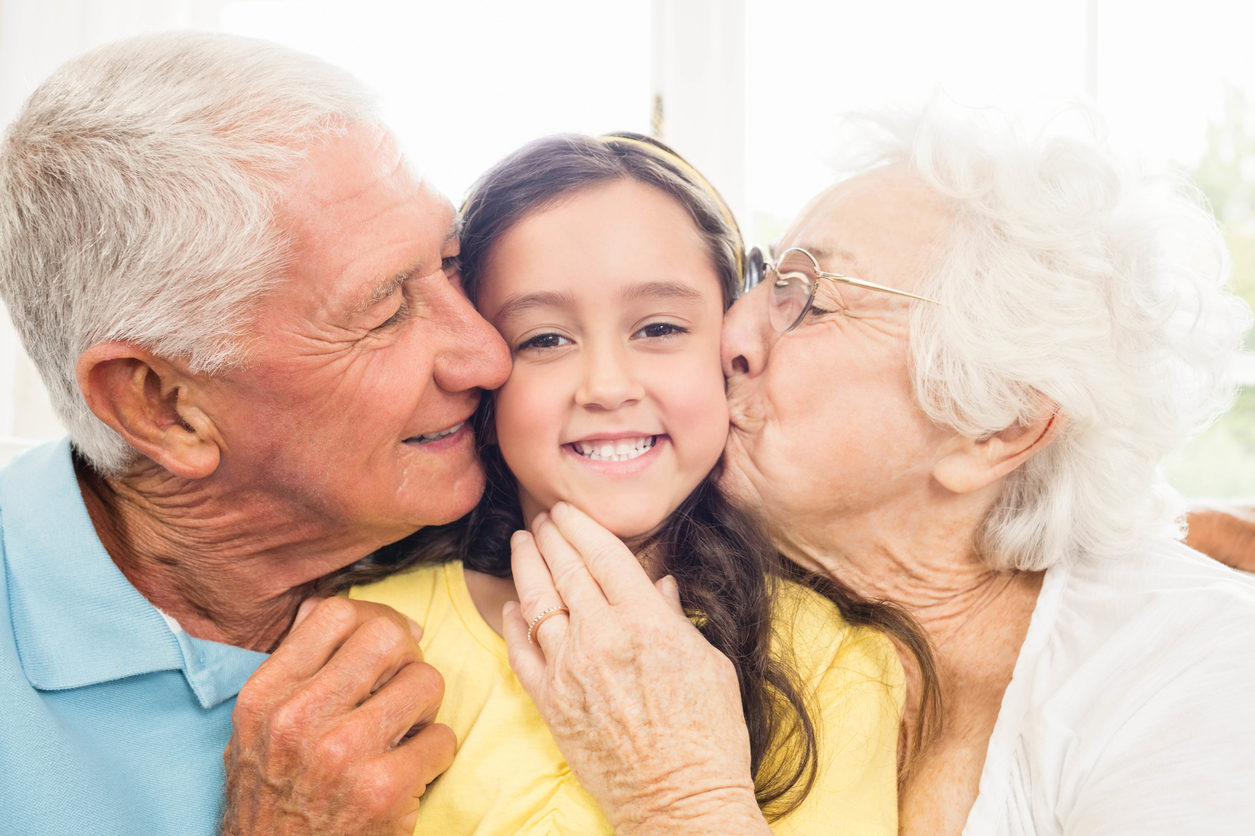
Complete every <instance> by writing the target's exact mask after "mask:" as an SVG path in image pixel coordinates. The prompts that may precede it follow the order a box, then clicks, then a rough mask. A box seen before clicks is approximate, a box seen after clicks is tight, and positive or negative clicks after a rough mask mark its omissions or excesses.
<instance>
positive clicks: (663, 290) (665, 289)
mask: <svg viewBox="0 0 1255 836" xmlns="http://www.w3.org/2000/svg"><path fill="white" fill-rule="evenodd" d="M622 299H623V301H624V302H637V301H640V300H641V299H676V300H679V301H682V302H700V301H701V300H702V295H701V294H700V293H698V292H697V291H696V290H694V289H693V288H691V287H689V286H688V285H683V284H680V283H679V282H640V283H638V284H634V285H629V286H628V287H626V288H624V290H623V294H622Z"/></svg>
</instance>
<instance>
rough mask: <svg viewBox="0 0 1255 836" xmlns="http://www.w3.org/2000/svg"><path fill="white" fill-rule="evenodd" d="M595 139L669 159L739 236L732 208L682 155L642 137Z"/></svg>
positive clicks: (739, 255) (739, 254)
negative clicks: (640, 149)
mask: <svg viewBox="0 0 1255 836" xmlns="http://www.w3.org/2000/svg"><path fill="white" fill-rule="evenodd" d="M597 139H598V141H600V142H605V143H607V144H609V143H612V142H629V143H631V144H632V145H638V146H640V147H641V148H644V149H646V150H647V151H650V152H652V153H654V154H656V155H657V156H659V157H661V158H662V159H664V160H669V161H671V162H672V163H673V164H674V165H676V166H678V167H679V168H680V169H681V170H682V171H683V172H684V173H686V174H688V175H689V176H690V177H692V178H693V179H694V180H696V181H697V182H698V183H700V184H701V185H702V188H704V189H705V190H706V193H707V194H709V195H710V196H711V197H712V198H714V201H715V205H716V206H717V207H719V214H721V215H723V219H724V221H726V222H727V224H728V228H729V229H731V230H732V231H733V232H735V233H736V234H737V237H738V238H739V237H740V234H741V228H740V227H739V226H737V224H736V221H735V220H734V219H733V217H732V210H731V209H729V208H728V204H726V203H724V201H723V198H722V197H721V196H720V195H719V192H717V191H715V187H714V186H712V185H710V181H709V180H707V179H706V178H705V177H703V176H702V173H701V172H700V171H698V170H697V169H695V168H693V166H692V164H691V163H689V161H688V160H686V159H684V158H683V157H681V156H680V155H679V154H677V153H676V152H674V151H671V150H669V149H667V148H664V147H662V146H660V145H655V144H654V143H652V142H649V141H647V140H643V139H635V138H633V137H630V136H615V135H613V134H607V135H604V136H599V137H597ZM744 249H745V247H744V246H739V247H737V248H736V274H737V279H738V281H739V280H740V278H741V277H742V276H743V275H744V274H745V265H744V264H743V262H742V259H743V258H744V255H743V250H744Z"/></svg>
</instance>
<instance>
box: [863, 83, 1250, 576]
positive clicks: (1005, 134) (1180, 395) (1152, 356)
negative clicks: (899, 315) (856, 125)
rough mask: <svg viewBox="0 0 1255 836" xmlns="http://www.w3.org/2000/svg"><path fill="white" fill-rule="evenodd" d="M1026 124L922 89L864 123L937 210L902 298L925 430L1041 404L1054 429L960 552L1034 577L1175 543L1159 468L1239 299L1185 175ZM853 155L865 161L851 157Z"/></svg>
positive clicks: (984, 427) (961, 429)
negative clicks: (1072, 563) (1155, 541)
mask: <svg viewBox="0 0 1255 836" xmlns="http://www.w3.org/2000/svg"><path fill="white" fill-rule="evenodd" d="M1077 115H1079V116H1080V117H1081V119H1080V120H1079V121H1080V122H1081V123H1083V124H1082V128H1083V130H1081V131H1075V130H1061V129H1060V128H1061V127H1070V126H1069V125H1068V124H1066V123H1068V122H1075V121H1077V120H1073V119H1062V118H1059V117H1056V118H1055V119H1053V120H1050V121H1049V122H1048V123H1047V124H1046V125H1045V127H1044V128H1043V129H1042V130H1041V131H1039V132H1037V133H1029V132H1026V131H1025V129H1024V128H1023V126H1022V125H1021V124H1020V123H1019V122H1017V121H1016V120H1014V119H1011V118H1009V117H1006V116H1003V115H999V114H998V113H996V112H994V111H989V110H984V111H961V110H960V109H958V108H956V107H954V106H950V105H945V104H943V103H942V102H940V101H934V102H933V103H931V104H930V105H928V106H927V107H926V108H925V109H924V110H923V111H922V112H920V113H918V114H916V115H915V116H913V117H907V118H901V119H893V118H889V119H879V120H876V123H877V125H878V133H879V141H878V142H876V143H875V146H874V147H875V148H876V154H875V156H874V159H875V160H876V161H877V162H879V163H880V164H898V165H904V166H906V167H907V169H908V171H909V172H910V173H911V174H913V175H915V176H917V177H919V178H920V179H922V180H923V182H924V183H925V184H927V186H928V187H929V188H931V189H932V190H933V191H934V192H936V194H937V195H939V196H940V197H941V198H942V199H943V200H944V201H945V202H946V203H947V204H948V207H949V210H950V218H951V222H950V224H949V226H948V228H947V230H946V233H945V240H944V241H942V242H939V250H938V252H937V254H936V257H935V260H934V264H933V265H932V269H931V270H930V273H929V275H928V276H927V277H926V278H925V281H924V284H923V285H922V290H921V292H922V293H923V294H924V295H927V296H931V297H932V298H934V299H937V300H938V301H940V302H941V304H940V305H927V304H917V305H914V306H913V311H912V314H911V329H910V343H911V350H910V358H911V375H912V382H913V386H914V392H915V397H916V399H917V400H918V403H919V404H920V406H921V407H922V408H923V410H924V412H925V413H926V414H927V415H928V417H929V418H930V419H931V420H933V421H934V422H936V423H938V424H940V425H942V426H946V427H950V428H952V429H954V430H955V431H956V432H958V433H960V434H962V435H964V436H967V437H970V438H974V439H979V438H985V437H989V436H991V435H993V434H995V433H998V432H1000V431H1002V430H1005V429H1007V428H1010V427H1015V426H1017V425H1019V426H1025V425H1027V424H1029V423H1031V422H1033V421H1034V420H1037V419H1039V418H1040V417H1041V416H1042V415H1043V414H1044V410H1046V409H1050V408H1052V406H1051V404H1050V402H1053V404H1055V405H1057V406H1058V408H1059V409H1060V410H1061V411H1062V412H1063V413H1064V414H1065V415H1066V417H1067V419H1068V422H1067V424H1066V426H1065V427H1064V429H1063V431H1062V433H1061V434H1060V435H1059V437H1058V438H1057V439H1056V440H1055V441H1054V443H1053V444H1051V445H1050V446H1049V447H1047V448H1046V449H1045V450H1043V451H1042V452H1040V453H1038V454H1037V455H1035V456H1033V457H1032V458H1031V459H1029V460H1028V461H1027V462H1025V463H1024V464H1023V465H1022V466H1021V467H1019V468H1018V469H1017V470H1016V471H1014V472H1013V473H1012V474H1011V475H1010V476H1009V477H1008V478H1007V479H1006V481H1005V484H1004V488H1003V492H1002V495H1001V497H1000V499H999V501H998V503H997V505H996V507H995V508H994V510H993V512H992V513H991V514H990V516H989V518H988V519H987V520H986V521H985V523H984V526H983V528H982V531H981V534H980V540H979V542H978V543H977V548H978V550H979V551H980V553H981V554H982V556H983V557H984V558H985V559H986V560H987V561H988V562H989V563H990V564H991V565H992V566H994V567H996V568H999V569H1021V570H1040V569H1044V568H1047V567H1049V566H1051V565H1053V564H1055V563H1058V562H1060V561H1064V560H1070V559H1075V558H1076V557H1078V556H1080V555H1089V556H1094V557H1103V556H1114V555H1117V554H1123V553H1127V551H1128V550H1129V549H1130V548H1131V547H1132V545H1133V544H1135V543H1136V542H1138V541H1140V540H1143V539H1144V538H1146V537H1153V536H1164V535H1178V534H1179V527H1180V526H1179V523H1178V521H1177V520H1178V517H1179V515H1180V512H1181V510H1182V509H1181V507H1180V504H1179V499H1178V498H1177V496H1176V494H1175V492H1174V491H1172V490H1171V489H1170V488H1169V487H1168V485H1167V483H1166V482H1165V480H1164V478H1163V476H1162V473H1161V470H1160V467H1159V465H1160V461H1161V459H1162V458H1163V455H1164V454H1165V453H1166V452H1168V451H1170V450H1172V449H1173V448H1174V447H1177V446H1178V445H1180V444H1181V443H1183V442H1184V441H1186V440H1187V439H1189V438H1190V437H1191V436H1192V435H1194V434H1196V433H1197V432H1199V431H1200V430H1201V429H1202V428H1203V427H1204V426H1206V425H1207V424H1208V423H1209V422H1211V421H1212V420H1214V419H1215V417H1216V416H1217V415H1219V414H1220V413H1221V412H1222V411H1223V410H1224V409H1225V408H1227V406H1228V405H1229V404H1230V403H1231V402H1232V398H1233V394H1234V387H1233V386H1232V385H1230V384H1229V383H1228V382H1227V381H1228V378H1227V372H1228V370H1229V368H1230V364H1231V362H1232V360H1233V358H1234V357H1235V356H1236V353H1237V351H1238V350H1239V347H1240V345H1241V339H1242V335H1243V333H1244V332H1245V331H1246V330H1247V328H1248V327H1249V325H1250V311H1249V309H1248V308H1247V306H1246V305H1245V303H1244V302H1242V301H1241V300H1239V299H1238V298H1237V297H1235V296H1233V295H1232V294H1231V293H1230V292H1228V290H1227V289H1226V287H1225V282H1226V280H1227V278H1228V273H1229V263H1230V260H1229V255H1228V252H1227V250H1226V248H1225V244H1224V239H1223V237H1222V235H1221V233H1220V230H1219V229H1218V227H1217V224H1216V221H1215V219H1214V218H1213V217H1212V216H1211V214H1210V213H1209V212H1208V211H1207V210H1206V208H1205V207H1204V205H1203V203H1202V200H1201V198H1200V196H1199V194H1198V191H1197V189H1195V188H1194V187H1193V186H1191V185H1190V184H1188V183H1187V182H1184V181H1183V178H1179V177H1177V178H1173V177H1167V176H1161V177H1150V176H1146V175H1145V174H1143V173H1142V172H1141V171H1140V170H1138V169H1137V168H1135V167H1132V166H1129V165H1126V164H1124V163H1122V162H1121V161H1119V160H1118V159H1117V157H1116V156H1115V155H1114V154H1113V153H1112V152H1111V151H1110V149H1109V148H1108V147H1107V146H1106V144H1105V141H1104V138H1103V129H1102V128H1101V123H1100V120H1098V119H1097V117H1096V116H1094V115H1093V114H1092V112H1090V111H1088V110H1087V109H1085V108H1083V107H1080V106H1075V107H1073V108H1070V109H1069V110H1067V111H1065V112H1064V113H1063V114H1060V116H1068V117H1072V116H1077ZM865 160H866V158H865Z"/></svg>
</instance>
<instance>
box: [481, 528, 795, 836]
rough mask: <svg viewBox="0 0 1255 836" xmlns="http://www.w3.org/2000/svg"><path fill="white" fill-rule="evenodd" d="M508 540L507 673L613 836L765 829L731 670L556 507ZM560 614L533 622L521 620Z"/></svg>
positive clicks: (622, 552)
mask: <svg viewBox="0 0 1255 836" xmlns="http://www.w3.org/2000/svg"><path fill="white" fill-rule="evenodd" d="M533 530H534V536H533V535H532V534H527V533H524V532H520V533H518V534H516V535H515V539H514V541H513V543H512V545H513V547H514V561H513V566H514V579H515V583H516V585H517V587H518V591H519V598H520V604H517V605H516V604H507V605H506V608H505V639H506V644H507V645H508V647H509V651H510V664H511V666H513V668H514V670H515V672H516V673H517V674H518V677H519V681H520V682H521V683H522V685H523V688H524V689H525V690H526V691H527V692H528V694H530V695H531V697H532V699H533V700H534V701H535V703H536V706H537V708H538V709H539V711H540V714H541V717H543V718H544V720H545V723H546V724H547V725H548V726H549V729H550V731H551V732H552V733H553V737H554V740H555V741H556V742H557V744H558V748H559V749H560V750H561V752H562V754H563V755H564V756H565V757H566V759H567V762H568V763H569V764H570V766H571V769H572V771H573V772H574V773H575V775H576V777H578V778H579V780H580V782H581V783H582V784H583V785H584V787H585V788H586V789H587V790H588V791H589V792H590V793H591V794H592V795H593V797H594V798H596V799H597V802H598V803H599V804H600V805H601V807H602V810H603V811H604V812H605V814H606V816H607V818H609V819H610V821H611V822H612V823H613V825H614V827H615V832H616V833H618V834H620V836H629V835H630V836H638V834H639V835H641V836H644V835H645V834H655V833H657V834H675V833H683V834H685V836H697V834H719V835H720V836H723V834H729V833H737V834H754V833H760V834H769V833H770V832H771V831H770V829H769V828H768V826H767V823H766V820H765V819H764V818H763V816H762V813H761V812H760V811H759V809H758V804H757V802H756V801H755V798H754V781H753V777H752V776H751V774H750V746H749V735H748V734H747V732H746V730H745V721H744V718H743V714H742V711H741V699H740V691H739V688H738V686H737V681H736V674H735V672H734V671H733V668H732V664H731V663H730V662H729V661H728V660H727V658H726V657H724V656H723V655H722V654H721V653H719V652H718V651H717V650H715V649H714V648H713V647H711V646H710V645H709V644H708V643H707V642H706V640H705V639H704V638H702V636H701V634H700V633H699V632H698V631H697V629H696V628H695V627H694V626H693V625H692V624H691V623H690V622H689V620H688V619H687V618H686V617H685V615H684V612H683V610H682V609H681V607H680V602H679V595H678V592H677V590H676V587H675V584H674V582H673V581H672V580H671V579H670V578H664V579H662V580H661V581H659V582H658V585H657V587H655V585H654V584H651V583H650V581H649V578H648V576H647V575H646V574H645V572H644V570H643V569H642V568H641V566H640V563H639V562H638V561H637V559H636V557H635V556H634V555H633V554H632V552H631V551H630V550H629V549H628V548H627V547H626V546H624V545H623V543H621V542H620V541H619V540H618V539H617V538H616V537H614V535H612V534H610V533H609V532H608V531H606V530H605V529H604V528H602V527H601V526H599V525H597V523H595V522H594V521H593V520H592V519H590V518H589V517H588V516H586V515H585V514H583V513H582V512H580V511H578V510H577V509H575V508H573V507H571V506H569V505H567V504H566V503H559V504H558V505H556V506H555V507H554V508H553V510H552V511H551V512H550V514H547V515H546V514H542V515H541V516H540V517H538V518H537V520H536V521H535V523H534V524H533ZM560 605H565V606H567V607H569V608H570V616H569V617H567V616H566V615H563V614H561V613H559V614H557V615H554V616H551V617H548V618H546V619H545V620H544V621H543V622H541V623H540V624H539V626H538V627H537V629H536V631H535V635H534V636H533V638H534V639H535V640H536V641H537V642H538V645H532V644H530V643H529V642H528V637H527V633H528V626H529V623H530V622H531V620H532V619H535V618H536V617H537V616H538V615H539V614H541V613H543V612H544V611H546V610H548V609H550V608H551V607H556V606H560Z"/></svg>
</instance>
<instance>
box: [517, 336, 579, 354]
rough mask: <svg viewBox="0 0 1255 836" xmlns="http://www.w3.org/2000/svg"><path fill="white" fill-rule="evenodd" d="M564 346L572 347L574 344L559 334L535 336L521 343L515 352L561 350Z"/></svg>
mask: <svg viewBox="0 0 1255 836" xmlns="http://www.w3.org/2000/svg"><path fill="white" fill-rule="evenodd" d="M564 345H574V343H572V342H571V340H570V339H568V338H567V337H564V336H562V335H561V334H537V335H536V336H534V337H532V338H530V339H528V340H526V341H524V342H523V343H521V344H520V345H519V347H518V348H517V349H516V350H517V351H526V350H528V349H529V348H539V349H545V348H561V347H562V346H564Z"/></svg>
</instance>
